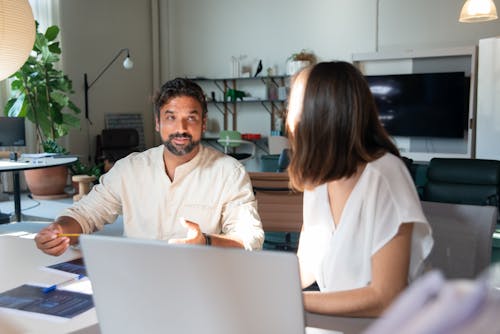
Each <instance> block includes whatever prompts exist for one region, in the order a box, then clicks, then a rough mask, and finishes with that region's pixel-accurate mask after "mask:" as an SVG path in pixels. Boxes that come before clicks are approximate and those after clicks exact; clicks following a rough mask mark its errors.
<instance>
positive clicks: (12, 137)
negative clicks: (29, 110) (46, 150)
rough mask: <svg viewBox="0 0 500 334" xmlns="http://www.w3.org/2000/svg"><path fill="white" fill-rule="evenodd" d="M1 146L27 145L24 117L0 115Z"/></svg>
mask: <svg viewBox="0 0 500 334" xmlns="http://www.w3.org/2000/svg"><path fill="white" fill-rule="evenodd" d="M0 146H26V134H25V129H24V117H0Z"/></svg>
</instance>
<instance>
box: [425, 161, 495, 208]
mask: <svg viewBox="0 0 500 334" xmlns="http://www.w3.org/2000/svg"><path fill="white" fill-rule="evenodd" d="M499 195H500V161H497V160H484V159H455V158H433V159H432V160H431V161H430V163H429V167H428V169H427V183H426V184H425V186H424V191H423V198H422V199H423V200H424V201H432V202H444V203H457V204H473V205H493V206H496V207H498V205H499Z"/></svg>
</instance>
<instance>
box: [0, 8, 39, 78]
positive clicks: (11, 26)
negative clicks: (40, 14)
mask: <svg viewBox="0 0 500 334" xmlns="http://www.w3.org/2000/svg"><path fill="white" fill-rule="evenodd" d="M35 36H36V28H35V19H34V18H33V12H32V11H31V6H30V4H29V2H28V0H0V50H2V51H1V52H0V80H3V79H5V78H8V77H9V76H10V75H11V74H12V73H14V72H16V71H17V70H18V69H19V68H20V67H21V66H22V65H23V64H24V63H25V62H26V59H28V56H29V54H30V52H31V50H32V49H33V44H34V43H35Z"/></svg>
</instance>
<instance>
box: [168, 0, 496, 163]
mask: <svg viewBox="0 0 500 334" xmlns="http://www.w3.org/2000/svg"><path fill="white" fill-rule="evenodd" d="M463 2H464V1H461V0H440V1H435V0H419V1H414V0H380V1H377V0H310V1H307V2H306V1H300V0H274V1H265V0H250V1H244V2H243V1H232V0H204V1H197V0H170V1H168V3H166V2H162V3H161V5H162V6H164V7H168V13H169V16H168V20H163V21H162V24H161V29H162V30H161V31H162V34H163V35H164V36H168V38H166V41H167V42H165V43H164V44H163V45H162V56H163V55H168V57H162V60H163V61H164V66H163V70H162V78H163V80H166V79H169V78H173V77H175V76H188V77H196V76H205V77H230V76H231V70H230V69H231V66H230V64H231V56H237V55H241V54H245V55H248V59H249V60H250V62H252V61H253V63H256V61H257V60H258V59H262V60H263V63H264V68H267V67H272V66H274V65H278V66H279V68H280V71H281V72H284V66H285V62H286V59H287V57H288V56H289V55H290V54H292V53H293V52H297V51H299V50H301V49H304V48H305V49H309V50H312V51H313V52H314V53H315V54H316V55H317V56H318V58H319V60H332V59H339V60H351V55H352V54H353V53H366V52H375V51H377V50H378V51H380V52H384V51H407V50H428V49H436V48H438V49H443V48H446V47H456V46H471V45H477V44H478V40H479V39H481V38H484V37H488V36H495V35H498V34H500V20H496V21H493V22H487V23H476V24H464V23H459V22H458V16H459V13H460V10H461V7H462V5H463ZM377 4H378V13H379V18H378V27H379V28H378V35H377V30H376V27H377V24H376V23H377V17H376V13H377ZM498 5H499V4H497V6H498ZM499 9H500V7H499ZM377 37H378V44H377ZM209 118H210V119H218V120H220V118H221V117H220V113H219V112H218V111H214V110H211V112H210V113H209ZM238 130H240V131H242V132H245V131H248V132H261V133H262V134H263V135H264V136H267V135H268V134H269V130H270V129H269V116H268V114H267V113H266V112H265V111H263V109H262V108H261V107H260V106H259V105H258V104H256V105H253V106H248V105H245V106H240V107H239V116H238ZM499 158H500V157H499Z"/></svg>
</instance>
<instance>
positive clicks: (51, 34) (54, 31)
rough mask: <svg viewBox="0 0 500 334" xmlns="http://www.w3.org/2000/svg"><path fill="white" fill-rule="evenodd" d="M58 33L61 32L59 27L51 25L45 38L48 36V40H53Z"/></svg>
mask: <svg viewBox="0 0 500 334" xmlns="http://www.w3.org/2000/svg"><path fill="white" fill-rule="evenodd" d="M58 34H59V27H58V26H50V27H48V28H47V31H46V32H45V38H47V40H48V41H49V42H51V41H53V40H55V39H56V38H57V35H58Z"/></svg>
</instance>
